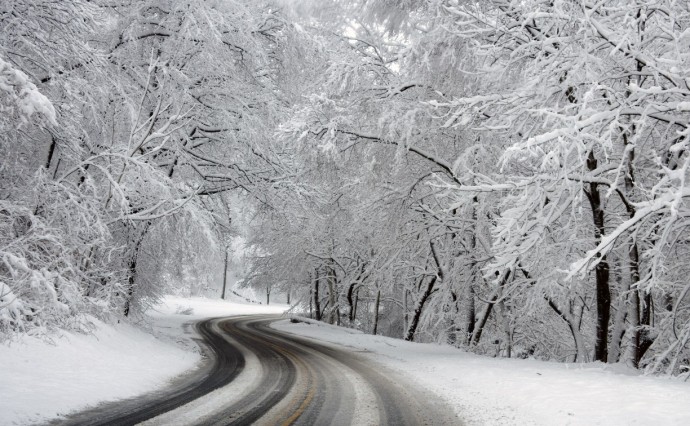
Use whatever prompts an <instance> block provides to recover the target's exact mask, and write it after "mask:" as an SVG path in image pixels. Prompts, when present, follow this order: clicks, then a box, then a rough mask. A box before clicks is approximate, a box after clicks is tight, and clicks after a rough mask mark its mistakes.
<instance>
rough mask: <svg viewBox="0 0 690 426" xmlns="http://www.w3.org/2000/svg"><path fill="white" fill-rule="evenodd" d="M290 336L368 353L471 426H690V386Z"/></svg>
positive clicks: (312, 327)
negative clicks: (414, 382) (426, 390)
mask: <svg viewBox="0 0 690 426" xmlns="http://www.w3.org/2000/svg"><path fill="white" fill-rule="evenodd" d="M273 327H274V328H276V329H278V330H282V331H287V332H290V333H294V334H298V335H302V336H307V337H311V338H315V339H318V340H321V341H327V342H332V343H337V344H340V345H343V346H346V347H351V348H356V349H358V350H365V351H367V352H368V353H367V354H366V355H365V356H368V357H371V358H373V359H374V360H375V361H378V362H380V363H382V364H385V365H387V366H389V367H391V368H394V369H397V370H400V371H403V372H405V373H407V374H408V375H409V376H410V377H412V378H413V379H415V380H416V381H417V382H418V383H419V384H420V385H422V386H424V387H426V388H428V389H429V390H431V391H433V392H434V393H436V394H438V396H439V397H441V398H443V399H445V400H446V401H448V403H450V404H451V405H452V406H453V407H454V408H455V410H456V412H457V414H458V415H459V416H460V418H462V419H463V420H464V421H465V422H466V424H467V425H470V426H471V425H555V424H557V425H650V424H663V425H690V383H685V382H682V381H680V380H676V379H667V378H658V377H644V376H640V375H639V373H638V372H637V371H635V370H629V369H625V368H622V367H620V366H610V365H605V364H601V363H592V364H585V365H581V364H577V365H573V364H560V363H550V362H542V361H535V360H519V359H497V358H487V357H481V356H477V355H473V354H468V353H466V352H463V351H461V350H458V349H455V348H452V347H448V346H439V345H431V344H420V343H411V342H405V341H403V340H399V339H392V338H387V337H381V336H372V335H368V334H363V333H361V332H359V331H356V330H350V329H344V328H339V327H335V326H331V325H327V324H323V323H316V322H313V321H309V322H308V323H296V324H293V323H290V322H289V321H287V320H286V321H281V322H278V323H274V324H273Z"/></svg>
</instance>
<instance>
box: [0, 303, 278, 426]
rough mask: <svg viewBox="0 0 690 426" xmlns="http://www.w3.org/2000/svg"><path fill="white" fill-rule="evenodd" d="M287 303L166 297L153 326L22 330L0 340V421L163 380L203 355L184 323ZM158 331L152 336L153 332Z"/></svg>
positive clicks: (37, 416)
mask: <svg viewBox="0 0 690 426" xmlns="http://www.w3.org/2000/svg"><path fill="white" fill-rule="evenodd" d="M284 310H285V306H262V305H249V304H243V303H238V302H231V301H227V302H226V301H221V300H209V299H203V298H180V297H166V298H165V299H164V302H163V303H162V304H161V305H160V306H158V307H157V308H156V309H154V310H151V311H150V312H149V313H148V315H149V316H150V317H151V324H152V327H151V329H150V331H151V332H152V334H153V335H152V334H151V333H148V332H145V331H143V330H142V329H140V328H138V327H134V326H132V325H128V324H116V325H110V324H104V323H101V322H96V326H97V327H96V330H95V331H94V332H93V333H92V334H88V335H85V334H77V333H67V332H63V333H61V336H55V337H54V338H53V341H52V343H47V342H45V341H44V340H39V339H36V338H31V337H28V336H24V337H23V338H21V339H20V340H18V341H14V342H12V343H11V344H9V345H7V344H0V425H15V424H21V425H26V424H30V423H38V422H44V421H46V420H48V419H51V418H54V417H57V416H60V415H64V414H67V413H69V412H72V411H76V410H82V409H84V408H86V407H88V406H92V405H95V404H97V403H99V402H102V401H108V400H116V399H122V398H129V397H132V396H136V395H139V394H142V393H146V392H150V391H152V390H155V389H158V388H161V387H164V386H165V385H167V384H168V383H169V381H170V379H171V378H173V377H175V376H178V375H180V374H182V373H184V372H185V371H188V370H190V369H193V368H195V367H196V366H197V365H198V362H199V360H200V359H201V357H200V354H199V350H198V347H197V346H196V344H194V343H193V342H192V341H191V339H190V338H191V337H192V336H193V331H192V330H191V329H190V328H189V327H185V324H187V323H191V322H194V321H196V320H199V319H203V318H207V317H214V316H224V315H245V314H257V313H281V312H283V311H284ZM154 336H155V337H154Z"/></svg>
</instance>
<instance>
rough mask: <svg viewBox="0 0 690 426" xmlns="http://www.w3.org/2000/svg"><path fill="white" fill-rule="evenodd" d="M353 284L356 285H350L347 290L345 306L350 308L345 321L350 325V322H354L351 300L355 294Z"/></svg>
mask: <svg viewBox="0 0 690 426" xmlns="http://www.w3.org/2000/svg"><path fill="white" fill-rule="evenodd" d="M355 284H356V283H352V284H350V286H349V287H348V289H347V304H348V305H349V307H350V309H349V311H348V315H347V319H348V320H349V321H350V324H352V322H353V321H354V320H355V303H354V298H353V293H354V292H355Z"/></svg>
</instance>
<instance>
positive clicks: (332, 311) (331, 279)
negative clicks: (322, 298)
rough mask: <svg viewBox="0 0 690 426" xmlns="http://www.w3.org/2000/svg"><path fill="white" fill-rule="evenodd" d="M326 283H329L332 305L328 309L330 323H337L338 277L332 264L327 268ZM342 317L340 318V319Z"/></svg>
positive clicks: (330, 303)
mask: <svg viewBox="0 0 690 426" xmlns="http://www.w3.org/2000/svg"><path fill="white" fill-rule="evenodd" d="M326 274H327V276H326V283H327V284H328V304H329V305H330V308H329V310H328V323H329V324H335V322H336V315H339V314H338V306H337V303H338V301H337V297H336V294H335V290H336V285H337V283H336V277H335V270H334V269H333V267H332V266H329V267H328V268H326ZM339 319H340V318H338V320H339Z"/></svg>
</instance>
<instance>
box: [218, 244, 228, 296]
mask: <svg viewBox="0 0 690 426" xmlns="http://www.w3.org/2000/svg"><path fill="white" fill-rule="evenodd" d="M224 265H225V268H223V292H222V293H221V295H220V298H221V299H223V300H225V287H226V285H227V283H228V251H227V250H225V263H224Z"/></svg>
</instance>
